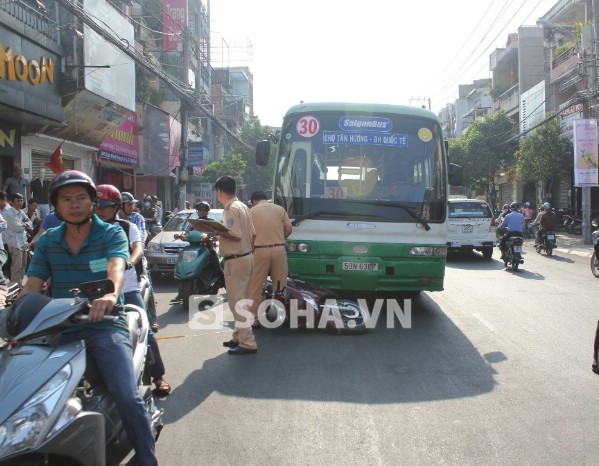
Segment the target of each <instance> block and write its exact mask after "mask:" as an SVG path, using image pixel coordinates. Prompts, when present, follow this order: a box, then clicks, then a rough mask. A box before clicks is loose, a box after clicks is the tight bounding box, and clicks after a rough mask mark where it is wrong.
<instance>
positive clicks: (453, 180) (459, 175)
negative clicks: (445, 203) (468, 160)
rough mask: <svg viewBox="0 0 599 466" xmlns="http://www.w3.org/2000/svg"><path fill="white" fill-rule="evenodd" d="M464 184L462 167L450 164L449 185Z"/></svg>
mask: <svg viewBox="0 0 599 466" xmlns="http://www.w3.org/2000/svg"><path fill="white" fill-rule="evenodd" d="M463 183H464V173H463V170H462V167H461V166H460V165H456V164H455V163H450V164H449V185H450V186H462V185H463Z"/></svg>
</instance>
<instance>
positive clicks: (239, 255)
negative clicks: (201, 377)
mask: <svg viewBox="0 0 599 466" xmlns="http://www.w3.org/2000/svg"><path fill="white" fill-rule="evenodd" d="M223 224H224V225H225V226H226V227H227V228H229V230H230V234H231V235H232V236H234V237H235V239H232V238H227V237H225V236H224V235H220V238H219V253H220V255H221V256H222V257H223V258H224V259H225V268H224V274H225V286H226V289H227V301H228V303H229V309H231V312H232V313H233V317H234V318H235V329H234V330H233V335H232V336H231V339H232V340H233V341H234V342H236V343H239V346H240V347H241V348H245V349H257V346H256V340H255V338H254V334H253V332H252V327H251V322H246V318H245V317H244V316H242V315H241V313H240V312H239V311H240V310H241V309H242V308H245V310H246V311H247V312H248V313H249V312H250V310H249V306H248V305H247V304H246V303H243V301H244V300H246V299H249V295H248V284H249V281H250V277H251V275H252V269H253V266H254V256H253V254H252V245H253V242H254V236H255V232H254V226H253V225H252V219H251V218H250V213H249V209H248V208H247V206H246V205H245V204H244V203H243V202H241V201H240V200H239V199H237V197H234V198H233V199H231V200H230V201H229V202H227V205H225V209H224V212H223ZM238 305H239V307H238Z"/></svg>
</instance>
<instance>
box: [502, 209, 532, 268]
mask: <svg viewBox="0 0 599 466" xmlns="http://www.w3.org/2000/svg"><path fill="white" fill-rule="evenodd" d="M510 210H511V212H510V213H509V214H507V215H506V216H505V217H504V218H503V221H502V222H501V225H499V229H500V230H502V231H505V233H504V235H503V236H502V237H501V241H500V249H501V259H503V258H504V254H505V245H506V242H507V240H508V238H510V237H512V236H522V232H523V231H524V226H525V224H526V221H525V220H524V215H522V214H521V213H520V212H518V203H517V202H512V203H511V204H510Z"/></svg>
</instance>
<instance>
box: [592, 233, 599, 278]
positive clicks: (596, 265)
mask: <svg viewBox="0 0 599 466" xmlns="http://www.w3.org/2000/svg"><path fill="white" fill-rule="evenodd" d="M592 237H593V243H594V244H595V245H594V246H593V255H592V256H591V272H592V273H593V275H594V276H595V278H599V230H595V231H594V232H593V233H592Z"/></svg>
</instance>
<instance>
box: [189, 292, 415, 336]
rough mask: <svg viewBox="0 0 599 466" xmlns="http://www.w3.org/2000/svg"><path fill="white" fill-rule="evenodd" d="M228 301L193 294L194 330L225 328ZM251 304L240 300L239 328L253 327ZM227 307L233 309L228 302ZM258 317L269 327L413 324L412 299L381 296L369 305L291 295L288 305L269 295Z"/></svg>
mask: <svg viewBox="0 0 599 466" xmlns="http://www.w3.org/2000/svg"><path fill="white" fill-rule="evenodd" d="M225 304H226V301H225V300H224V299H223V298H222V296H220V295H193V296H191V297H190V298H189V327H190V328H191V329H192V330H222V329H223V328H224V327H225V322H226V320H225ZM251 305H252V300H250V299H244V300H241V301H239V302H237V304H236V306H235V312H236V313H237V314H239V316H240V319H239V320H238V322H237V324H236V325H237V328H243V327H249V326H250V325H252V323H253V322H254V317H253V315H252V313H251V311H250V308H251ZM226 309H227V310H230V309H229V306H228V305H227V307H226ZM383 310H386V312H383ZM231 311H232V310H231ZM257 319H258V321H259V322H260V324H261V325H262V327H266V328H278V327H281V326H283V325H285V326H287V327H290V328H311V329H312V328H319V329H324V328H327V327H329V326H330V325H331V324H333V325H334V326H335V327H336V328H347V329H353V328H356V327H365V328H375V327H376V326H377V323H378V322H379V320H380V319H384V321H385V326H386V328H395V325H396V321H397V322H399V324H400V325H401V327H402V328H412V301H411V300H410V299H405V300H402V304H400V303H399V301H398V300H396V299H377V300H376V301H375V302H374V303H371V305H370V306H369V304H368V302H367V301H366V300H365V299H358V300H356V301H348V300H336V299H327V300H326V302H325V303H324V304H323V305H314V304H311V303H307V302H305V301H303V300H297V299H291V300H289V303H288V304H286V305H285V304H283V303H282V302H281V301H278V300H276V299H267V300H264V301H263V302H262V303H261V304H260V306H259V307H258V311H257ZM228 320H230V319H228Z"/></svg>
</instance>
